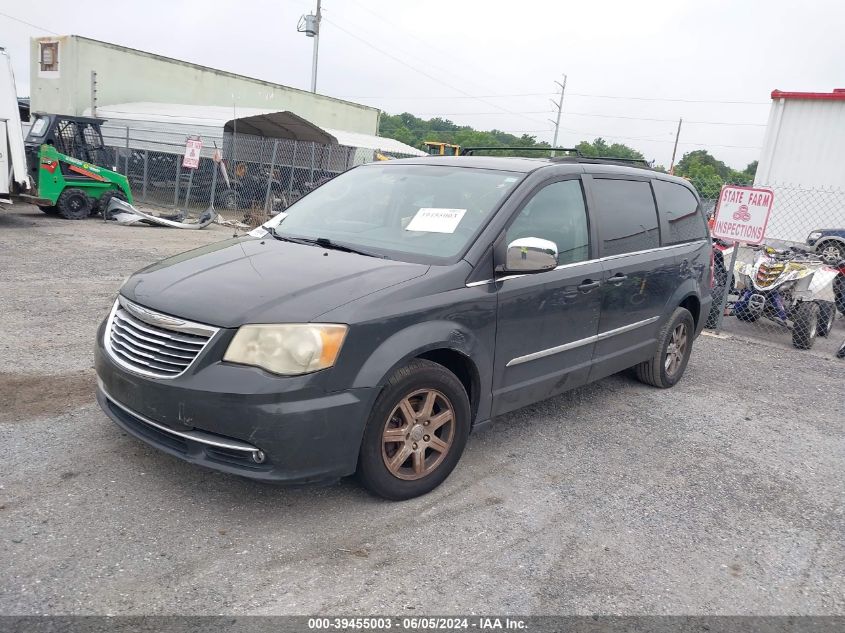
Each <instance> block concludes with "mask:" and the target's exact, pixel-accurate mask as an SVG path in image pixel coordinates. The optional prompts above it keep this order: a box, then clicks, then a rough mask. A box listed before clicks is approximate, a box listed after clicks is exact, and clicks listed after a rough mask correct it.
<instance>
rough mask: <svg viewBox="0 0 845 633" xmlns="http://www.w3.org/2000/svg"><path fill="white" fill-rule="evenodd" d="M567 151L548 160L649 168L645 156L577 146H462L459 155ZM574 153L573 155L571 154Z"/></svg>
mask: <svg viewBox="0 0 845 633" xmlns="http://www.w3.org/2000/svg"><path fill="white" fill-rule="evenodd" d="M517 151H518V152H568V153H569V154H570V155H569V156H552V157H550V158H549V160H552V161H555V162H561V163H565V162H569V163H597V164H609V165H632V166H634V167H644V168H646V169H651V168H652V164H651V163H650V162H648V161H647V160H646V159H645V158H623V157H621V156H586V155H585V154H583V153H582V152H581V150H579V149H578V148H577V147H464V148H463V149H462V150H461V154H460V155H461V156H474V155H475V152H517ZM572 154H574V156H573V155H572Z"/></svg>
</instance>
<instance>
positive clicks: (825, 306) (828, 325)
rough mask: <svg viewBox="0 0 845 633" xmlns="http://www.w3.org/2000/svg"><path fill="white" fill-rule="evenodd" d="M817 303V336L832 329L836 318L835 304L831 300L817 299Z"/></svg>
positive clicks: (826, 333) (824, 334) (825, 333)
mask: <svg viewBox="0 0 845 633" xmlns="http://www.w3.org/2000/svg"><path fill="white" fill-rule="evenodd" d="M817 303H818V305H819V336H825V337H826V336H827V335H828V334H830V331H831V330H832V329H833V322H834V320H835V319H836V305H835V304H834V303H833V302H832V301H818V302H817Z"/></svg>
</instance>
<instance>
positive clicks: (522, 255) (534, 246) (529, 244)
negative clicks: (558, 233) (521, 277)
mask: <svg viewBox="0 0 845 633" xmlns="http://www.w3.org/2000/svg"><path fill="white" fill-rule="evenodd" d="M555 268H557V244H555V243H554V242H552V241H550V240H544V239H541V238H539V237H521V238H519V239H517V240H514V241H513V242H511V243H510V244H508V250H507V253H506V255H505V265H504V270H505V272H512V273H541V272H543V271H546V270H554V269H555Z"/></svg>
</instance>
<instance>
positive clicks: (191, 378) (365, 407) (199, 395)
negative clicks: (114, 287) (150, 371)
mask: <svg viewBox="0 0 845 633" xmlns="http://www.w3.org/2000/svg"><path fill="white" fill-rule="evenodd" d="M103 329H104V328H103V326H101V327H100V330H99V332H98V334H97V345H96V350H95V366H96V370H97V377H98V388H97V402H98V403H99V404H100V407H101V408H102V409H103V411H104V412H105V413H106V415H108V416H109V418H111V419H112V420H113V421H114V422H115V423H116V424H118V425H119V426H120V427H121V428H123V429H124V430H125V431H126V432H127V433H130V434H131V435H133V436H135V437H137V438H138V439H141V440H143V441H144V442H146V443H148V444H150V445H152V446H154V447H156V448H158V449H159V450H162V451H164V452H165V453H168V454H170V455H174V456H176V457H179V458H180V459H183V460H185V461H187V462H191V463H194V464H199V465H202V466H206V467H208V468H212V469H214V470H219V471H223V472H227V473H232V474H237V475H242V476H245V477H249V478H252V479H261V480H266V481H277V482H282V483H315V482H326V481H332V480H336V479H338V478H340V477H344V476H346V475H350V474H352V473H353V472H355V468H356V464H357V460H358V449H359V447H360V445H361V438H362V436H363V433H364V426H365V425H366V422H367V419H368V417H369V412H370V409H371V407H372V403H373V401H374V400H375V397H376V395H377V391H378V390H377V389H376V388H360V389H348V390H345V391H334V392H326V391H324V390H321V389H319V388H317V387H315V386H314V383H315V382H319V381H315V380H314V379H313V376H314V375H310V376H296V377H279V376H273V375H271V374H268V373H266V372H264V371H262V370H260V369H257V368H253V367H242V366H235V365H229V364H226V363H221V362H202V359H200V362H198V363H197V365H196V367H194V368H192V369H191V370H189V371H188V372H187V373H186V374H184V375H183V376H180V377H179V378H177V379H169V380H162V379H154V378H148V377H145V376H140V375H137V374H134V373H132V372H130V371H128V370H127V369H124V368H123V367H121V366H119V365H117V364H116V363H115V362H114V361H113V360H112V359H111V357H110V356H109V354H108V353H107V352H106V350H105V349H104V347H103ZM213 349H214V348H213V347H212V348H211V349H210V350H207V352H211V353H213Z"/></svg>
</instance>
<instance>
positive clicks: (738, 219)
mask: <svg viewBox="0 0 845 633" xmlns="http://www.w3.org/2000/svg"><path fill="white" fill-rule="evenodd" d="M774 199H775V195H774V194H773V193H772V192H771V190H769V189H756V188H754V187H736V186H734V185H725V186H724V187H722V191H721V193H720V194H719V202H718V204H717V205H716V215H715V222H714V224H713V230H712V234H713V237H718V238H719V239H722V240H727V241H729V242H745V243H747V244H760V243H761V242H762V241H763V239H764V238H765V237H766V226H767V225H768V223H769V215H771V213H772V203H773V202H774Z"/></svg>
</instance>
